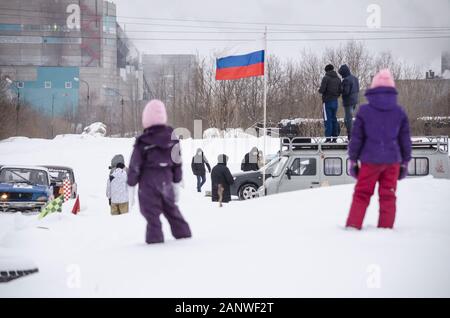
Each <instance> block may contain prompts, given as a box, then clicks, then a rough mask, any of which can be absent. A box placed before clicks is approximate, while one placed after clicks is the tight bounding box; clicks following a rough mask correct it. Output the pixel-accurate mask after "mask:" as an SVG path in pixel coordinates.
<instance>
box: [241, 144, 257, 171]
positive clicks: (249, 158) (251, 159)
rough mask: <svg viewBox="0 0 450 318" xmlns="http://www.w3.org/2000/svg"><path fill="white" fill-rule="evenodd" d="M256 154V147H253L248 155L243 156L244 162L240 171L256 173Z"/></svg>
mask: <svg viewBox="0 0 450 318" xmlns="http://www.w3.org/2000/svg"><path fill="white" fill-rule="evenodd" d="M258 154H259V150H258V148H256V147H253V148H252V150H250V152H249V153H247V154H245V156H244V160H242V163H241V170H242V171H258V170H259V166H258Z"/></svg>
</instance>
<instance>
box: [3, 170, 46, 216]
mask: <svg viewBox="0 0 450 318" xmlns="http://www.w3.org/2000/svg"><path fill="white" fill-rule="evenodd" d="M52 199H53V187H52V185H51V181H50V174H49V172H48V170H47V168H45V167H31V166H30V167H29V166H2V167H1V168H0V209H1V210H2V211H3V212H6V211H36V210H40V208H41V207H42V206H44V205H45V204H46V203H47V202H48V201H49V200H52Z"/></svg>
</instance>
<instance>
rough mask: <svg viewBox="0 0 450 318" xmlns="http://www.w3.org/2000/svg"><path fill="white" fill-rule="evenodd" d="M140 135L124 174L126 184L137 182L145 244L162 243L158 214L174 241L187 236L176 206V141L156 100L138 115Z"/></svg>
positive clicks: (179, 175)
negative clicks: (168, 227)
mask: <svg viewBox="0 0 450 318" xmlns="http://www.w3.org/2000/svg"><path fill="white" fill-rule="evenodd" d="M142 124H143V127H144V133H143V134H142V135H141V136H139V137H138V138H137V139H136V143H135V145H134V150H133V155H132V156H131V162H130V167H129V171H128V185H130V186H135V185H136V184H138V183H139V205H140V208H141V213H142V215H143V216H144V217H145V219H146V220H147V234H146V240H145V241H146V242H147V244H152V243H163V242H164V235H163V232H162V228H161V221H160V215H161V214H163V215H164V216H165V217H166V219H167V221H168V222H169V224H170V228H171V230H172V235H173V236H174V237H175V238H176V239H182V238H189V237H191V230H190V228H189V225H188V223H187V222H186V221H185V220H184V218H183V216H182V215H181V213H180V210H179V209H178V206H177V205H176V202H177V201H178V188H179V183H180V182H181V178H182V173H181V155H180V149H179V140H178V139H177V138H176V137H175V136H172V133H173V129H172V127H170V126H167V113H166V108H165V106H164V104H163V103H162V102H161V101H159V100H152V101H150V102H149V103H148V104H147V106H146V107H145V109H144V112H143V114H142Z"/></svg>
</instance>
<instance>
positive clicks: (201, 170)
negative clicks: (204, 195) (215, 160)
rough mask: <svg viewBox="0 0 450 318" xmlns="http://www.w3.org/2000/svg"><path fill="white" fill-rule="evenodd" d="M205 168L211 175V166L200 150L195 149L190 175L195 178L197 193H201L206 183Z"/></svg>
mask: <svg viewBox="0 0 450 318" xmlns="http://www.w3.org/2000/svg"><path fill="white" fill-rule="evenodd" d="M205 166H206V168H208V171H209V173H211V166H210V165H209V162H208V160H207V159H206V157H205V154H204V153H203V150H202V149H201V148H198V149H197V152H196V153H195V156H194V157H192V163H191V168H192V173H193V174H194V176H196V177H197V192H202V187H203V185H204V184H205V182H206V169H205Z"/></svg>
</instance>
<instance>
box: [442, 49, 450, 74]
mask: <svg viewBox="0 0 450 318" xmlns="http://www.w3.org/2000/svg"><path fill="white" fill-rule="evenodd" d="M441 74H442V77H443V78H446V79H450V51H447V52H442V55H441Z"/></svg>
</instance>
